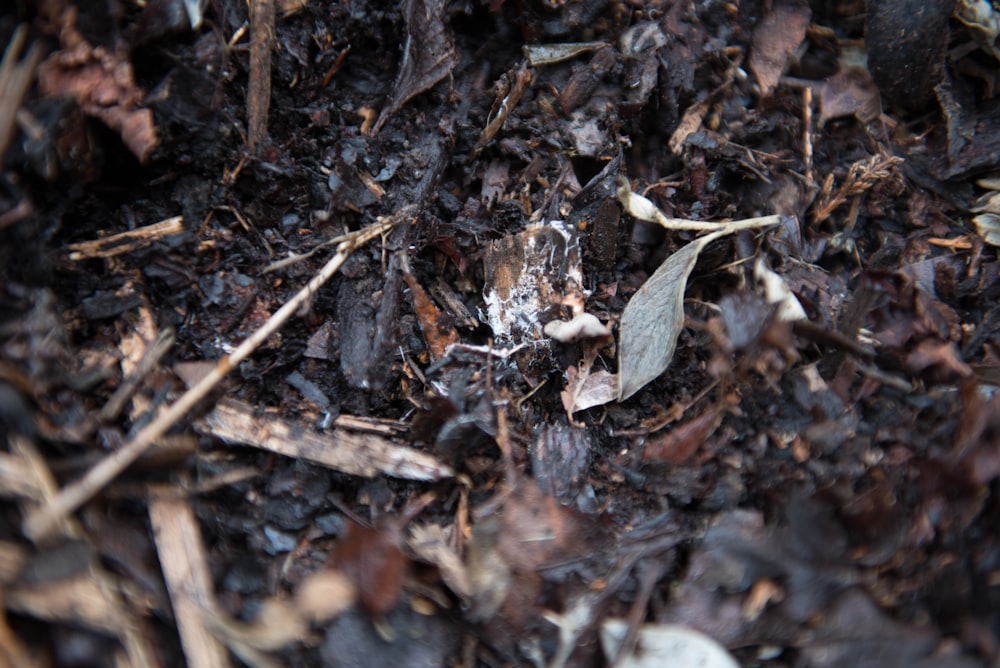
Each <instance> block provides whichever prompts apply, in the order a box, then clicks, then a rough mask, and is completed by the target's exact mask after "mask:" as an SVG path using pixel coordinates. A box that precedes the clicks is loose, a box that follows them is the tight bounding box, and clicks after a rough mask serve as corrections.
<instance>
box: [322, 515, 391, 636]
mask: <svg viewBox="0 0 1000 668" xmlns="http://www.w3.org/2000/svg"><path fill="white" fill-rule="evenodd" d="M400 542H401V541H400V535H399V530H398V529H395V528H393V527H386V528H381V529H369V528H368V527H363V526H361V525H359V524H354V523H353V522H349V523H348V524H347V530H346V531H345V532H344V535H343V537H341V539H340V540H339V541H338V542H337V547H336V548H335V549H334V551H333V552H332V553H331V554H330V563H331V565H333V566H336V567H337V568H338V569H339V570H340V572H342V573H343V574H344V575H346V576H347V578H348V579H349V580H350V581H351V582H352V583H353V584H354V587H355V589H356V590H357V592H358V597H359V600H360V602H361V607H363V608H364V609H365V611H366V612H368V613H369V614H371V615H376V616H381V615H384V614H386V613H388V612H389V611H390V610H392V609H393V608H394V607H395V606H396V602H397V601H399V597H400V595H401V594H402V592H403V579H404V578H405V577H406V571H407V567H408V564H409V562H408V560H407V559H406V556H405V555H404V554H403V550H402V549H401V547H400Z"/></svg>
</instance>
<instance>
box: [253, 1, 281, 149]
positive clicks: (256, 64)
mask: <svg viewBox="0 0 1000 668" xmlns="http://www.w3.org/2000/svg"><path fill="white" fill-rule="evenodd" d="M273 44H274V0H253V1H252V2H251V3H250V83H249V87H248V89H247V146H248V147H249V149H250V152H251V153H252V152H254V151H255V150H256V149H257V146H259V145H260V144H261V143H262V142H263V141H264V140H265V139H267V115H268V110H269V109H270V107H271V48H272V45H273Z"/></svg>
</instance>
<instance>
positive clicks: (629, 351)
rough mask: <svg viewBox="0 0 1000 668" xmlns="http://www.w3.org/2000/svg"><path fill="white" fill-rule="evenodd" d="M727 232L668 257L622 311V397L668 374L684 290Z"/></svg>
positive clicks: (619, 370)
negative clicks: (708, 248)
mask: <svg viewBox="0 0 1000 668" xmlns="http://www.w3.org/2000/svg"><path fill="white" fill-rule="evenodd" d="M719 236H721V235H720V234H719V233H718V232H713V233H712V234H709V235H708V236H704V237H702V238H700V239H695V240H694V241H692V242H691V243H689V244H687V245H686V246H684V247H683V248H681V249H680V250H679V251H677V252H676V253H674V254H673V255H671V256H670V257H668V258H667V259H666V260H665V261H664V262H663V264H661V265H660V268H659V269H657V270H656V272H655V273H654V274H653V275H652V276H650V277H649V280H648V281H646V282H645V283H644V284H643V286H642V287H641V288H639V291H638V292H636V293H635V295H634V296H633V297H632V299H631V300H629V303H628V305H627V306H626V307H625V312H624V313H622V324H621V335H620V342H619V345H618V375H619V377H620V387H619V389H618V400H619V401H624V400H625V399H628V398H629V397H631V396H632V395H633V394H635V393H636V392H638V391H639V390H641V389H642V388H643V387H645V385H646V383H648V382H650V381H651V380H653V379H655V378H656V377H657V376H659V375H660V374H661V373H663V372H664V371H665V370H666V368H667V366H668V365H669V364H670V359H671V358H672V357H673V355H674V348H675V347H676V346H677V337H678V336H680V333H681V328H682V327H684V290H685V289H686V288H687V280H688V277H689V276H690V275H691V270H692V269H694V265H695V263H696V262H697V261H698V256H699V255H700V254H701V251H702V250H703V249H704V248H705V246H707V245H708V243H709V242H711V241H713V240H715V239H716V238H718V237H719Z"/></svg>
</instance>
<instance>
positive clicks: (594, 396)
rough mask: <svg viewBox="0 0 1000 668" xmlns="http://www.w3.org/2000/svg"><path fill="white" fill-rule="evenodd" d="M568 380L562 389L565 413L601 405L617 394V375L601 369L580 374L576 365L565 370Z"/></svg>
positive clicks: (569, 413) (571, 413) (613, 398)
mask: <svg viewBox="0 0 1000 668" xmlns="http://www.w3.org/2000/svg"><path fill="white" fill-rule="evenodd" d="M566 375H567V377H568V381H567V383H566V388H565V389H564V390H563V391H562V394H561V396H562V401H563V408H565V409H566V413H567V415H570V416H572V415H573V413H576V412H577V411H584V410H587V409H588V408H593V407H594V406H602V405H604V404H606V403H608V402H611V401H614V400H615V398H616V397H617V396H618V375H617V374H613V373H611V372H609V371H605V370H604V369H601V370H600V371H597V372H595V373H591V374H581V373H579V372H578V371H577V370H576V367H570V368H569V369H567V370H566Z"/></svg>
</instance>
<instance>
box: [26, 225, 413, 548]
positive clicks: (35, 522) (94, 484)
mask: <svg viewBox="0 0 1000 668" xmlns="http://www.w3.org/2000/svg"><path fill="white" fill-rule="evenodd" d="M412 211H413V207H412V206H411V207H406V208H404V209H402V210H401V211H399V212H398V213H396V214H395V215H394V216H392V217H390V218H388V219H381V220H380V221H379V222H378V223H375V224H374V225H370V226H368V227H366V228H364V229H362V230H358V231H357V232H356V233H355V234H353V235H352V236H351V238H350V239H347V240H346V241H343V242H342V243H341V244H340V245H339V246H338V247H337V253H336V254H335V255H334V256H333V257H332V258H330V260H329V261H328V262H327V263H326V265H324V266H323V268H322V269H321V270H320V271H319V273H318V274H316V276H314V277H313V278H312V280H310V281H309V283H307V284H306V286H305V287H304V288H302V289H301V290H299V292H298V293H297V294H296V295H295V296H294V297H293V298H292V299H290V300H289V301H288V303H286V304H285V305H284V306H282V307H281V308H280V309H278V310H277V311H276V312H275V314H274V315H273V316H271V318H270V319H268V321H267V322H266V323H264V325H263V326H262V327H261V328H260V329H258V330H257V331H256V332H254V333H253V334H252V335H251V336H250V337H248V338H247V339H246V340H245V341H244V342H243V343H241V344H240V345H239V346H238V347H237V348H236V350H234V351H233V352H232V354H231V355H229V356H227V357H223V358H222V359H221V360H219V362H218V363H217V364H216V366H215V368H213V369H212V371H210V372H209V373H208V374H207V375H206V376H205V377H204V378H202V379H201V381H200V382H198V383H197V384H195V385H194V386H193V387H191V389H189V390H188V391H187V392H185V393H184V394H183V395H181V396H180V398H179V399H177V401H175V402H174V403H173V404H171V405H170V407H169V408H167V409H166V410H165V411H163V413H161V414H160V415H159V416H158V417H157V418H156V419H155V420H153V421H152V422H150V423H149V424H148V425H146V427H145V428H143V429H142V430H141V431H139V433H137V434H136V435H135V436H133V437H132V439H130V440H129V441H128V442H126V443H125V444H124V445H122V447H121V448H119V449H118V450H116V451H115V452H113V453H111V454H110V455H108V456H107V457H106V458H105V459H103V460H101V462H99V463H98V464H96V465H95V466H94V467H93V468H91V469H90V470H89V471H88V472H87V473H86V474H85V475H84V476H83V477H82V478H81V479H79V480H77V481H76V482H74V483H71V484H70V485H68V486H66V487H65V488H63V489H62V490H61V491H60V492H59V494H58V495H56V496H55V497H54V498H53V499H52V500H51V501H50V503H48V504H47V505H46V506H45V507H43V508H39V509H37V510H35V511H34V512H32V513H31V514H30V515H29V516H28V517H27V518H26V520H25V522H24V529H23V530H24V534H25V535H26V536H28V537H30V538H31V539H32V540H38V539H39V538H41V537H43V536H45V535H47V534H48V533H49V532H51V531H52V529H53V528H54V527H55V526H56V525H57V524H58V523H59V522H60V521H61V520H63V519H64V518H65V517H66V516H67V515H69V514H70V513H72V512H73V511H75V510H76V509H77V508H79V507H80V506H81V505H83V504H84V503H86V502H87V501H88V500H89V499H90V498H91V497H93V496H94V495H95V494H97V492H98V491H100V490H101V489H102V488H104V486H105V485H107V484H108V483H109V482H111V481H112V480H113V479H114V478H115V477H117V476H118V475H119V474H120V473H121V472H122V471H124V470H125V469H126V468H127V467H128V466H129V465H130V464H132V463H133V462H134V461H135V460H136V459H138V458H139V456H140V455H142V453H144V452H145V451H146V450H147V449H148V448H149V447H150V446H151V445H152V444H153V441H155V440H156V439H158V438H160V437H161V436H163V434H164V433H166V431H167V429H169V428H170V427H171V426H173V425H174V424H175V423H176V422H177V421H178V420H180V419H181V418H183V417H184V416H185V415H186V414H187V412H188V411H189V410H191V409H192V408H194V406H195V404H197V403H198V402H199V401H201V399H202V398H204V397H205V396H206V395H207V394H208V393H209V392H211V391H212V389H213V388H214V387H215V386H216V385H217V384H218V383H219V381H221V380H222V379H223V378H225V377H226V375H227V374H228V373H229V372H230V371H232V369H233V368H234V367H236V366H237V365H238V364H239V363H240V362H242V361H243V360H245V359H246V358H247V357H249V356H250V355H251V354H252V353H253V352H254V351H255V350H256V349H257V348H258V347H259V346H260V345H261V344H262V343H264V341H266V340H267V339H268V337H270V336H271V335H272V334H274V333H275V332H276V331H278V329H280V328H281V326H282V325H284V324H285V321H286V320H288V319H289V318H290V317H292V315H293V314H294V313H295V312H296V311H297V310H298V309H299V308H300V307H301V306H302V305H303V304H304V303H305V302H306V301H307V300H308V299H310V298H311V297H312V296H313V295H314V294H315V293H316V291H317V290H319V288H320V286H322V285H323V284H324V283H326V282H327V281H328V280H330V278H331V277H332V276H333V275H334V274H335V273H336V272H337V270H338V269H340V267H341V265H343V264H344V262H345V261H346V260H347V258H348V257H350V255H351V253H353V252H354V250H355V249H357V248H358V247H359V246H361V245H363V244H365V243H367V242H368V241H371V240H372V239H374V238H375V237H377V236H379V235H381V234H383V233H385V232H387V231H388V230H390V229H391V228H392V227H393V226H395V225H396V224H397V223H399V222H400V221H402V220H403V219H405V218H406V217H407V216H409V215H410V214H411V213H412Z"/></svg>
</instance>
